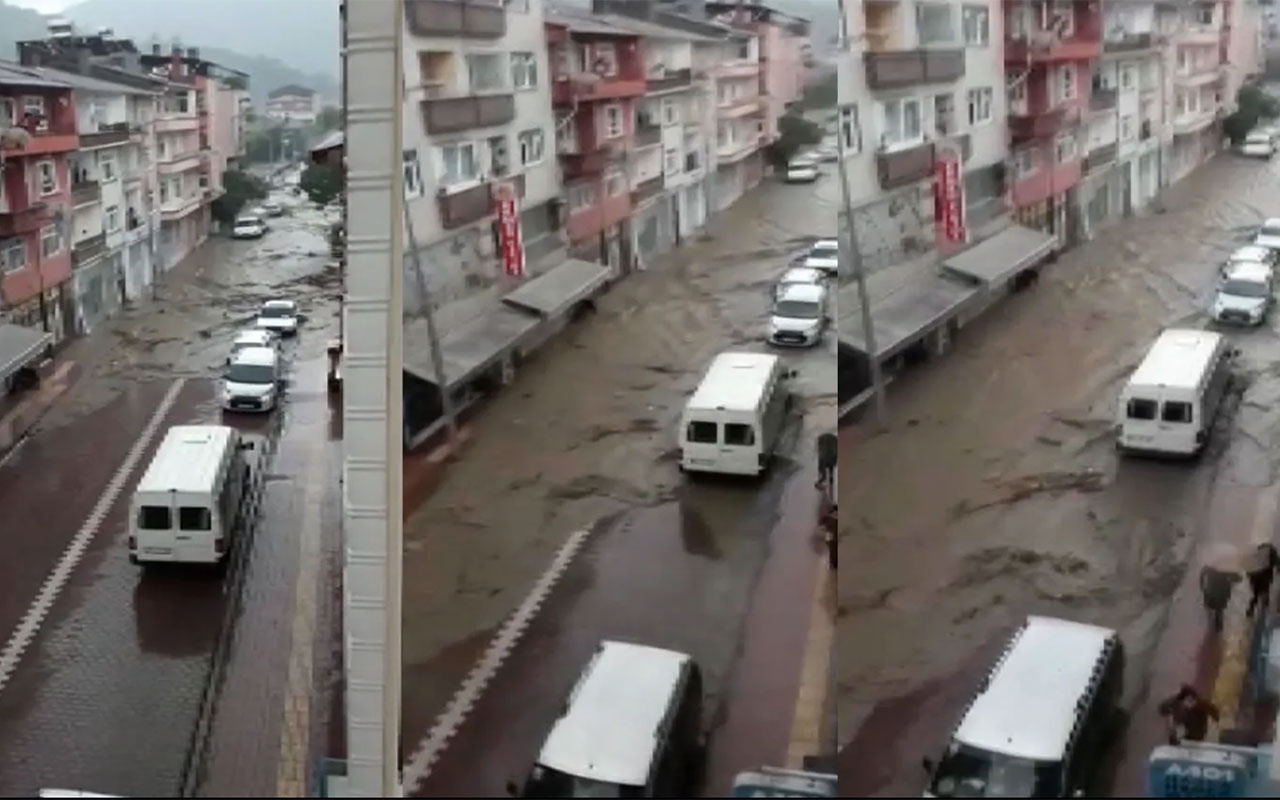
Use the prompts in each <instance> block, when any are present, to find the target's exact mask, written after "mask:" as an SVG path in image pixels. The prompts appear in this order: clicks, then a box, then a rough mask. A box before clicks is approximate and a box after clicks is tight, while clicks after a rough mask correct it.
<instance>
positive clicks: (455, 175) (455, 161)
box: [436, 142, 480, 186]
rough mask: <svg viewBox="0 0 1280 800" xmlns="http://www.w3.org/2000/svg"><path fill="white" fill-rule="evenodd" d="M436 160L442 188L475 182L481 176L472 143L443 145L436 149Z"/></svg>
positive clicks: (474, 147)
mask: <svg viewBox="0 0 1280 800" xmlns="http://www.w3.org/2000/svg"><path fill="white" fill-rule="evenodd" d="M436 158H437V166H438V173H439V177H440V185H441V186H454V185H456V184H459V183H467V182H470V181H474V180H475V179H476V178H477V177H478V176H479V174H480V170H479V167H478V165H477V164H476V146H475V144H474V143H472V142H456V143H454V144H446V145H441V146H440V147H437V148H436Z"/></svg>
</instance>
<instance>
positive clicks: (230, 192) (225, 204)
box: [210, 170, 268, 225]
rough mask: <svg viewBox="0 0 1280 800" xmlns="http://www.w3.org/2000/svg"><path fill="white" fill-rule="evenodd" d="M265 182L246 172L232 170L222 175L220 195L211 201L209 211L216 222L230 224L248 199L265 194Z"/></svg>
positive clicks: (259, 198)
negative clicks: (211, 204)
mask: <svg viewBox="0 0 1280 800" xmlns="http://www.w3.org/2000/svg"><path fill="white" fill-rule="evenodd" d="M267 188H268V187H267V182H266V181H264V180H262V179H261V178H259V177H257V176H255V175H250V174H249V173H247V172H239V171H236V170H232V171H230V172H225V173H223V175H222V189H223V194H222V196H221V197H219V198H218V199H216V200H214V201H213V206H212V207H211V208H210V212H211V213H212V214H213V218H214V219H216V220H217V221H218V222H221V223H224V224H227V225H230V224H231V223H232V222H235V219H236V216H237V215H238V214H239V213H240V210H241V209H243V208H244V207H245V204H246V203H248V202H249V201H250V200H261V199H262V198H264V197H266V196H267Z"/></svg>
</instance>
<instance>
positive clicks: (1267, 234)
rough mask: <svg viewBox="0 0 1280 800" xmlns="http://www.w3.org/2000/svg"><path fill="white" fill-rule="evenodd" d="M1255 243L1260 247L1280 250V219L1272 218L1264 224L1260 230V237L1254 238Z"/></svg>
mask: <svg viewBox="0 0 1280 800" xmlns="http://www.w3.org/2000/svg"><path fill="white" fill-rule="evenodd" d="M1253 243H1254V244H1256V245H1258V246H1259V247H1269V248H1271V249H1272V250H1280V217H1272V218H1271V219H1268V220H1266V221H1265V222H1263V223H1262V227H1260V228H1258V235H1257V236H1254V237H1253Z"/></svg>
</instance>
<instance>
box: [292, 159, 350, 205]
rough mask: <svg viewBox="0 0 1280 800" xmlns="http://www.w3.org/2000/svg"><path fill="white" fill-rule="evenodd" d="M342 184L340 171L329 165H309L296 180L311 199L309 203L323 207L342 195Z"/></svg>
mask: <svg viewBox="0 0 1280 800" xmlns="http://www.w3.org/2000/svg"><path fill="white" fill-rule="evenodd" d="M343 184H344V180H343V174H342V169H341V168H339V167H335V166H332V165H330V164H309V165H307V168H306V169H305V170H303V171H302V177H301V178H299V179H298V185H299V186H300V187H302V190H303V191H304V192H306V193H307V197H310V198H311V202H313V203H319V204H320V205H325V204H327V203H328V202H329V201H330V200H332V199H334V198H335V197H337V196H338V195H340V194H342V190H343Z"/></svg>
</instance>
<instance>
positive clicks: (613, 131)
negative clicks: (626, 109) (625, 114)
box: [604, 105, 622, 139]
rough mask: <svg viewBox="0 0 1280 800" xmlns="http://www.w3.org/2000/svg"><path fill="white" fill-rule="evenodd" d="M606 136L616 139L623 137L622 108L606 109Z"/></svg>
mask: <svg viewBox="0 0 1280 800" xmlns="http://www.w3.org/2000/svg"><path fill="white" fill-rule="evenodd" d="M604 135H605V136H607V137H608V138H610V139H616V138H617V137H619V136H621V135H622V106H619V105H611V106H605V107H604Z"/></svg>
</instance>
